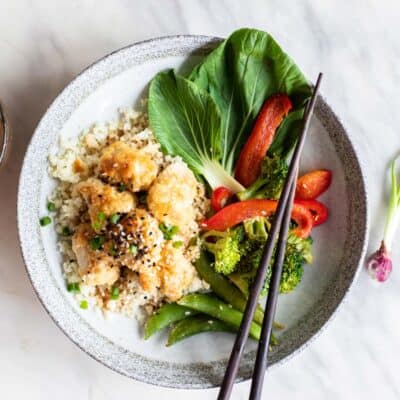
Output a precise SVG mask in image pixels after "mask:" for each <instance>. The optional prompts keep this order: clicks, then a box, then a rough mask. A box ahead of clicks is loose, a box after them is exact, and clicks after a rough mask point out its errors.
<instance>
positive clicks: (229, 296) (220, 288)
mask: <svg viewBox="0 0 400 400" xmlns="http://www.w3.org/2000/svg"><path fill="white" fill-rule="evenodd" d="M195 266H196V269H197V272H198V273H199V275H200V277H201V278H202V279H203V280H205V281H206V282H207V283H208V284H209V285H210V287H211V289H212V290H213V292H214V293H215V294H216V295H217V296H218V297H221V299H223V300H225V301H226V302H227V303H229V304H231V305H232V306H233V307H234V308H236V309H237V310H239V311H241V312H244V310H245V308H246V302H247V300H246V297H245V296H244V294H243V293H242V292H241V291H240V290H239V289H238V288H237V287H236V286H235V285H233V284H232V283H231V282H230V281H229V280H228V279H227V278H225V277H224V276H223V275H221V274H218V273H217V272H215V271H214V269H213V267H212V266H211V264H210V261H209V260H208V257H207V255H206V254H205V253H204V252H202V253H201V254H200V257H199V259H198V260H197V261H196V263H195ZM263 318H264V311H263V309H262V307H261V306H260V305H258V307H257V309H256V311H255V313H254V321H255V322H257V323H258V324H260V325H261V324H262V321H263Z"/></svg>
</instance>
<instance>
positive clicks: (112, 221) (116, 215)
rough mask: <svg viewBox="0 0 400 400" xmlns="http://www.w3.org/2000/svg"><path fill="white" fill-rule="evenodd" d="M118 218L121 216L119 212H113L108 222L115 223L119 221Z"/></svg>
mask: <svg viewBox="0 0 400 400" xmlns="http://www.w3.org/2000/svg"><path fill="white" fill-rule="evenodd" d="M120 218H121V216H120V215H119V214H113V215H111V217H110V222H111V223H112V224H114V225H115V224H116V223H117V222H118V221H119V219H120Z"/></svg>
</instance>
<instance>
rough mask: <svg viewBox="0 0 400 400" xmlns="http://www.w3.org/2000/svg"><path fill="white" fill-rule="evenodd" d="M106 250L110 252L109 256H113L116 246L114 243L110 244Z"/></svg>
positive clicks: (115, 252)
mask: <svg viewBox="0 0 400 400" xmlns="http://www.w3.org/2000/svg"><path fill="white" fill-rule="evenodd" d="M108 252H109V253H110V256H115V255H116V254H117V248H116V247H115V245H114V244H112V245H111V246H110V248H109V249H108Z"/></svg>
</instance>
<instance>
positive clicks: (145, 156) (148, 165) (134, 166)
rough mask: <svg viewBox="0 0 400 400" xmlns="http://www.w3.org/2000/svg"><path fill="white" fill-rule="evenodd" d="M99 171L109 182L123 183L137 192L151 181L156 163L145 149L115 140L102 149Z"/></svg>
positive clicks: (146, 187) (156, 168) (156, 166)
mask: <svg viewBox="0 0 400 400" xmlns="http://www.w3.org/2000/svg"><path fill="white" fill-rule="evenodd" d="M99 173H100V175H101V176H103V177H106V178H107V179H108V180H109V181H110V182H111V183H123V184H125V185H127V187H128V188H129V189H130V190H132V191H133V192H139V191H141V190H147V189H148V188H149V187H150V185H151V184H152V183H153V181H154V179H155V178H156V176H157V173H158V165H157V163H156V162H155V161H154V159H153V157H152V156H151V155H150V154H149V153H147V152H146V151H144V150H138V149H135V148H133V147H131V146H129V145H128V144H126V143H124V142H121V141H117V142H114V143H112V144H111V145H109V146H107V147H106V148H105V149H104V150H103V152H102V155H101V158H100V162H99Z"/></svg>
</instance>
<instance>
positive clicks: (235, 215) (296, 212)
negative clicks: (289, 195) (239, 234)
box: [201, 199, 313, 238]
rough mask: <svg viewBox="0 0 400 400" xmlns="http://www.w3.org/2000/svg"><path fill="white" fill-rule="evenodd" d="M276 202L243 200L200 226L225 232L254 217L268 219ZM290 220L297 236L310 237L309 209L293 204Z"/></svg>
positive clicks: (310, 220)
mask: <svg viewBox="0 0 400 400" xmlns="http://www.w3.org/2000/svg"><path fill="white" fill-rule="evenodd" d="M277 205H278V202H277V201H276V200H258V199H255V200H244V201H239V202H237V203H233V204H229V205H228V206H226V207H224V208H223V209H222V210H220V211H218V212H217V213H216V214H215V215H213V216H212V217H211V218H209V219H207V220H206V221H204V222H203V223H202V224H201V226H202V228H203V229H205V230H216V231H225V230H227V229H229V228H231V227H233V226H235V225H237V224H239V223H241V222H243V221H245V220H246V219H250V218H254V217H260V216H261V217H268V216H270V215H272V214H274V212H275V211H276V208H277ZM292 219H293V220H294V221H295V222H296V224H297V227H296V228H295V229H294V230H293V233H295V234H296V235H297V236H299V237H302V238H306V237H308V236H309V235H310V232H311V229H312V227H313V217H312V215H311V212H310V211H309V209H308V208H307V207H306V206H304V205H302V204H298V203H297V202H294V204H293V210H292Z"/></svg>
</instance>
